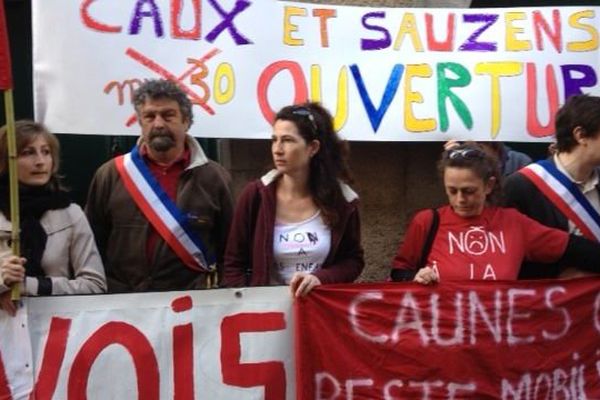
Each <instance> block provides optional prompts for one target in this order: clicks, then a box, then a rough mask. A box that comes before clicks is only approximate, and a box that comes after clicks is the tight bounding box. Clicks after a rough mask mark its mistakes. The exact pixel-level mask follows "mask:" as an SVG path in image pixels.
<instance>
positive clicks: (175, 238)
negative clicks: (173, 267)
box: [115, 146, 215, 272]
mask: <svg viewBox="0 0 600 400" xmlns="http://www.w3.org/2000/svg"><path fill="white" fill-rule="evenodd" d="M115 165H116V167H117V171H118V172H119V175H120V176H121V179H123V184H124V185H125V188H126V189H127V191H128V192H129V194H130V195H131V197H132V198H133V200H134V201H135V203H136V205H137V206H138V207H139V208H140V210H141V211H142V213H143V214H144V216H145V217H146V218H147V219H148V221H150V223H151V224H152V226H153V227H154V229H156V231H157V232H158V233H159V234H160V236H161V237H162V238H163V239H164V240H165V242H167V244H168V245H169V246H170V247H171V249H172V250H173V251H174V252H175V254H177V256H178V257H179V258H181V260H182V261H183V263H184V264H185V265H186V266H188V267H189V268H191V269H193V270H195V271H203V272H211V271H214V269H215V265H214V259H208V258H207V257H206V255H207V254H208V253H207V252H206V247H205V246H204V243H202V239H201V238H200V237H199V236H198V235H197V234H195V233H194V232H193V231H192V230H191V229H190V228H189V225H188V220H187V217H186V216H185V214H184V213H182V212H181V211H180V210H179V209H178V208H177V205H176V204H175V203H174V202H173V201H172V200H171V199H170V198H169V195H168V194H167V193H166V192H165V191H164V190H163V188H162V187H161V186H160V184H159V183H158V181H157V180H156V179H155V178H154V176H153V175H152V172H150V169H149V168H148V167H147V166H146V164H145V163H144V160H143V159H142V157H141V156H140V153H139V149H138V146H135V147H134V148H133V150H132V151H131V153H128V154H125V155H123V156H119V157H117V158H116V159H115Z"/></svg>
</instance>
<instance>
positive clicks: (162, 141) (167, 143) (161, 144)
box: [148, 135, 175, 152]
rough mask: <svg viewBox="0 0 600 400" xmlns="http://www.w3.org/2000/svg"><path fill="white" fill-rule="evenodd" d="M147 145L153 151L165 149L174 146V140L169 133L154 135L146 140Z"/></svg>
mask: <svg viewBox="0 0 600 400" xmlns="http://www.w3.org/2000/svg"><path fill="white" fill-rule="evenodd" d="M148 146H150V148H151V149H152V150H154V151H160V152H163V151H167V150H170V149H172V148H173V147H175V140H174V139H173V137H172V136H170V135H156V136H154V137H152V138H150V140H149V141H148Z"/></svg>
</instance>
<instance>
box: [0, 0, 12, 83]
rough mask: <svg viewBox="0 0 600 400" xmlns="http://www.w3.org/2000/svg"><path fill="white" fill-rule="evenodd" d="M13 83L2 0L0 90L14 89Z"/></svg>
mask: <svg viewBox="0 0 600 400" xmlns="http://www.w3.org/2000/svg"><path fill="white" fill-rule="evenodd" d="M12 85H13V84H12V67H11V63H10V47H9V45H8V31H7V29H6V17H5V12H4V1H0V90H8V89H12Z"/></svg>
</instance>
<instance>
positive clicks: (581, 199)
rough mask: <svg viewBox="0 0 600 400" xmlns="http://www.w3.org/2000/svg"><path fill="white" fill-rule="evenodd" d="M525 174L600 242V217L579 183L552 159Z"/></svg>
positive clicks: (534, 165) (568, 215)
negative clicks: (560, 168)
mask: <svg viewBox="0 0 600 400" xmlns="http://www.w3.org/2000/svg"><path fill="white" fill-rule="evenodd" d="M519 173H521V174H523V175H525V176H526V177H527V178H528V179H529V180H530V181H531V182H532V183H533V184H534V185H535V186H536V187H537V188H538V189H539V190H540V191H541V192H542V193H543V194H544V195H545V196H546V197H547V198H548V200H550V202H551V203H552V204H554V205H555V206H556V207H557V208H558V209H559V210H560V211H561V212H562V213H563V214H564V215H565V216H566V217H567V218H568V219H569V220H571V222H573V223H574V224H575V226H577V228H579V230H580V231H581V233H582V234H583V235H584V236H585V237H586V238H588V239H590V240H596V241H598V242H600V215H599V214H598V212H597V211H596V209H594V207H593V206H592V204H591V203H590V202H589V200H588V199H587V198H586V197H585V195H584V194H583V193H582V192H581V190H580V189H579V188H578V187H577V184H575V182H573V181H572V180H571V179H569V177H568V176H566V175H565V174H563V173H562V172H561V171H560V170H559V169H558V168H556V165H554V163H552V162H550V161H549V160H542V161H538V162H537V163H534V164H530V165H528V166H526V167H524V168H522V169H521V170H519Z"/></svg>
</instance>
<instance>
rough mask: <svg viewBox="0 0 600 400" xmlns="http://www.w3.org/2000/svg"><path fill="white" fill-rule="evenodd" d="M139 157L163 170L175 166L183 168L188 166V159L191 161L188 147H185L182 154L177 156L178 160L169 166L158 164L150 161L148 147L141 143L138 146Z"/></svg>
mask: <svg viewBox="0 0 600 400" xmlns="http://www.w3.org/2000/svg"><path fill="white" fill-rule="evenodd" d="M140 155H141V156H142V157H143V158H144V160H145V161H147V162H149V163H151V164H152V165H155V166H157V167H160V168H163V169H169V168H171V167H173V166H175V165H178V166H181V167H182V168H185V167H187V166H188V165H189V164H190V159H191V153H190V149H189V148H188V146H185V149H184V150H183V153H181V156H179V158H177V159H176V160H175V161H173V162H172V163H171V164H169V165H163V164H159V163H157V162H156V161H154V160H153V159H151V158H150V157H148V145H147V144H146V143H142V144H141V145H140Z"/></svg>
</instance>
